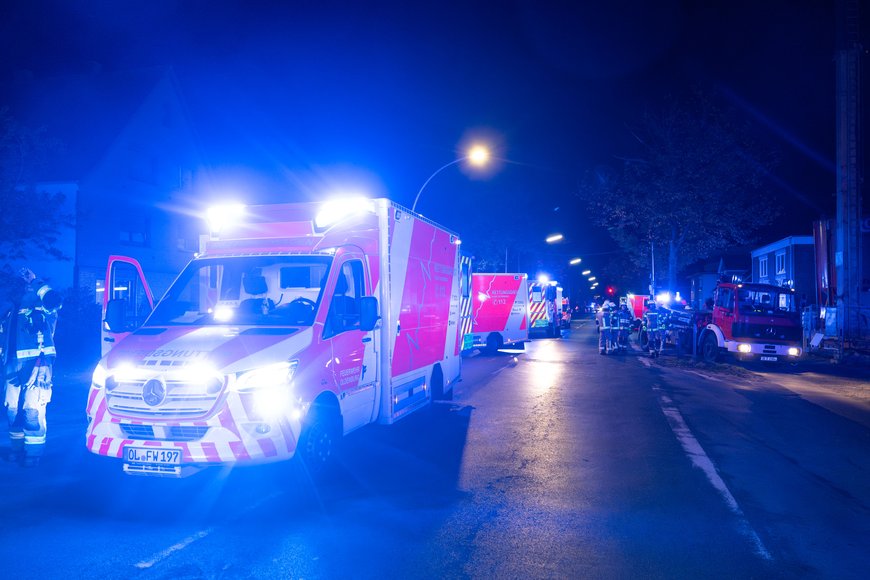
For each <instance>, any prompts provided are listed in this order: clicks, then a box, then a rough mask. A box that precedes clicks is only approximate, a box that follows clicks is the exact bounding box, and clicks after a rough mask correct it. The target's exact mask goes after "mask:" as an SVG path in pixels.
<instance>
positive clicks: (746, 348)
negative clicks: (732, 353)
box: [737, 344, 752, 353]
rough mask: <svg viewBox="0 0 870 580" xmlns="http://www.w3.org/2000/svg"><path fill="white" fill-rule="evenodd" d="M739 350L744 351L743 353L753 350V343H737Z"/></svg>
mask: <svg viewBox="0 0 870 580" xmlns="http://www.w3.org/2000/svg"><path fill="white" fill-rule="evenodd" d="M737 352H743V353H747V352H752V345H750V344H738V345H737Z"/></svg>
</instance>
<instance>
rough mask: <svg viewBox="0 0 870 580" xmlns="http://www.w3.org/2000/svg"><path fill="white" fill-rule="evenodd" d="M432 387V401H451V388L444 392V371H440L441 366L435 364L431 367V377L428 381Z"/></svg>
mask: <svg viewBox="0 0 870 580" xmlns="http://www.w3.org/2000/svg"><path fill="white" fill-rule="evenodd" d="M429 383H430V387H431V388H432V400H433V401H451V400H453V389H450V392H448V393H445V392H444V373H442V372H441V367H440V366H436V367H435V368H434V369H432V379H431V380H430V381H429Z"/></svg>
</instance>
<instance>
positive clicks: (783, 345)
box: [697, 282, 803, 362]
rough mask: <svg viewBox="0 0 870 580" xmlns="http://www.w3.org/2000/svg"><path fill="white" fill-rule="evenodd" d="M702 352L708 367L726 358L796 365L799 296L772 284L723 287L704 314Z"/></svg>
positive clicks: (701, 320)
mask: <svg viewBox="0 0 870 580" xmlns="http://www.w3.org/2000/svg"><path fill="white" fill-rule="evenodd" d="M697 325H698V329H699V330H700V332H699V333H698V348H699V351H700V353H701V354H702V356H703V357H704V359H705V360H707V361H715V360H717V359H718V358H719V356H720V355H721V354H722V353H731V354H733V355H735V356H736V357H737V358H738V359H743V360H748V359H754V360H760V361H764V362H783V361H788V362H795V361H797V360H798V359H799V358H800V357H801V355H802V354H803V349H802V344H803V328H802V326H801V323H800V316H799V313H798V305H797V299H796V297H795V293H794V290H793V289H791V288H785V287H781V286H773V285H768V284H742V283H732V282H720V283H719V284H718V285H717V287H716V289H715V291H714V293H713V307H712V310H710V311H708V312H704V313H699V316H698V318H697Z"/></svg>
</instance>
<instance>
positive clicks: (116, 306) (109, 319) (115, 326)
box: [104, 298, 128, 332]
mask: <svg viewBox="0 0 870 580" xmlns="http://www.w3.org/2000/svg"><path fill="white" fill-rule="evenodd" d="M104 322H105V323H106V328H107V329H108V330H109V332H126V331H127V330H128V328H127V301H126V300H123V299H120V298H115V299H113V300H109V303H108V304H106V319H105V320H104Z"/></svg>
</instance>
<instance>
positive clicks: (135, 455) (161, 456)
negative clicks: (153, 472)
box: [124, 447, 181, 465]
mask: <svg viewBox="0 0 870 580" xmlns="http://www.w3.org/2000/svg"><path fill="white" fill-rule="evenodd" d="M124 461H127V462H128V463H156V464H158V465H181V450H180V449H161V448H160V447H125V448H124Z"/></svg>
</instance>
